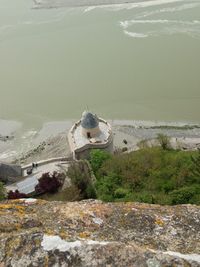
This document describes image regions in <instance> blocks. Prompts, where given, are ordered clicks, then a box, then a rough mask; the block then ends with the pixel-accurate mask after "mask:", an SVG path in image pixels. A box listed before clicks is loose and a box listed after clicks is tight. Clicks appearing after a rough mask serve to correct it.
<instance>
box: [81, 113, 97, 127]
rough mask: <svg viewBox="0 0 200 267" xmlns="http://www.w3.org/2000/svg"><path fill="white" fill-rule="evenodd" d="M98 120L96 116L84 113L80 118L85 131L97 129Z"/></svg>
mask: <svg viewBox="0 0 200 267" xmlns="http://www.w3.org/2000/svg"><path fill="white" fill-rule="evenodd" d="M98 125H99V119H98V117H97V115H96V114H92V113H91V112H88V111H85V112H83V115H82V118H81V126H82V127H83V128H85V129H93V128H96V127H98Z"/></svg>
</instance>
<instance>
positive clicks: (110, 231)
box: [0, 199, 200, 267]
mask: <svg viewBox="0 0 200 267" xmlns="http://www.w3.org/2000/svg"><path fill="white" fill-rule="evenodd" d="M0 215H1V217H0V241H1V246H0V267H2V266H15V267H18V266H20V267H23V266H63V267H65V266H66V267H68V266H75V267H76V266H77V267H95V266H96V267H105V266H107V267H115V266H117V267H118V266H119V267H121V266H122V267H123V266H126V267H129V266H133V267H134V266H135V267H143V266H144V267H161V266H163V267H164V266H165V267H171V266H179V267H180V266H184V267H186V266H194V267H196V266H200V255H199V254H200V207H198V206H195V205H182V206H173V207H170V206H159V205H149V204H139V203H125V204H124V203H115V204H113V203H102V202H100V201H92V200H88V201H82V202H46V201H42V200H33V199H32V200H15V201H7V202H1V203H0Z"/></svg>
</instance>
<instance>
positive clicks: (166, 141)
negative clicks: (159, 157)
mask: <svg viewBox="0 0 200 267" xmlns="http://www.w3.org/2000/svg"><path fill="white" fill-rule="evenodd" d="M157 140H158V142H159V144H160V145H161V147H162V149H163V150H168V149H170V148H171V146H170V138H169V137H168V136H167V135H164V134H161V133H160V134H158V136H157Z"/></svg>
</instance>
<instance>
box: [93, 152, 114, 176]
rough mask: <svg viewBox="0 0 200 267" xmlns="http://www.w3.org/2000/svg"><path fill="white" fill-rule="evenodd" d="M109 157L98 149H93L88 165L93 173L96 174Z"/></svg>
mask: <svg viewBox="0 0 200 267" xmlns="http://www.w3.org/2000/svg"><path fill="white" fill-rule="evenodd" d="M110 158H111V155H110V154H109V153H108V152H106V151H104V150H100V149H93V150H92V151H91V152H90V164H91V167H92V170H93V172H94V173H96V172H97V171H98V170H99V169H100V168H101V166H102V164H103V162H104V161H106V160H108V159H110Z"/></svg>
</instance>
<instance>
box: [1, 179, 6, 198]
mask: <svg viewBox="0 0 200 267" xmlns="http://www.w3.org/2000/svg"><path fill="white" fill-rule="evenodd" d="M4 198H5V187H4V184H3V183H2V182H0V201H1V200H3V199H4Z"/></svg>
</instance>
